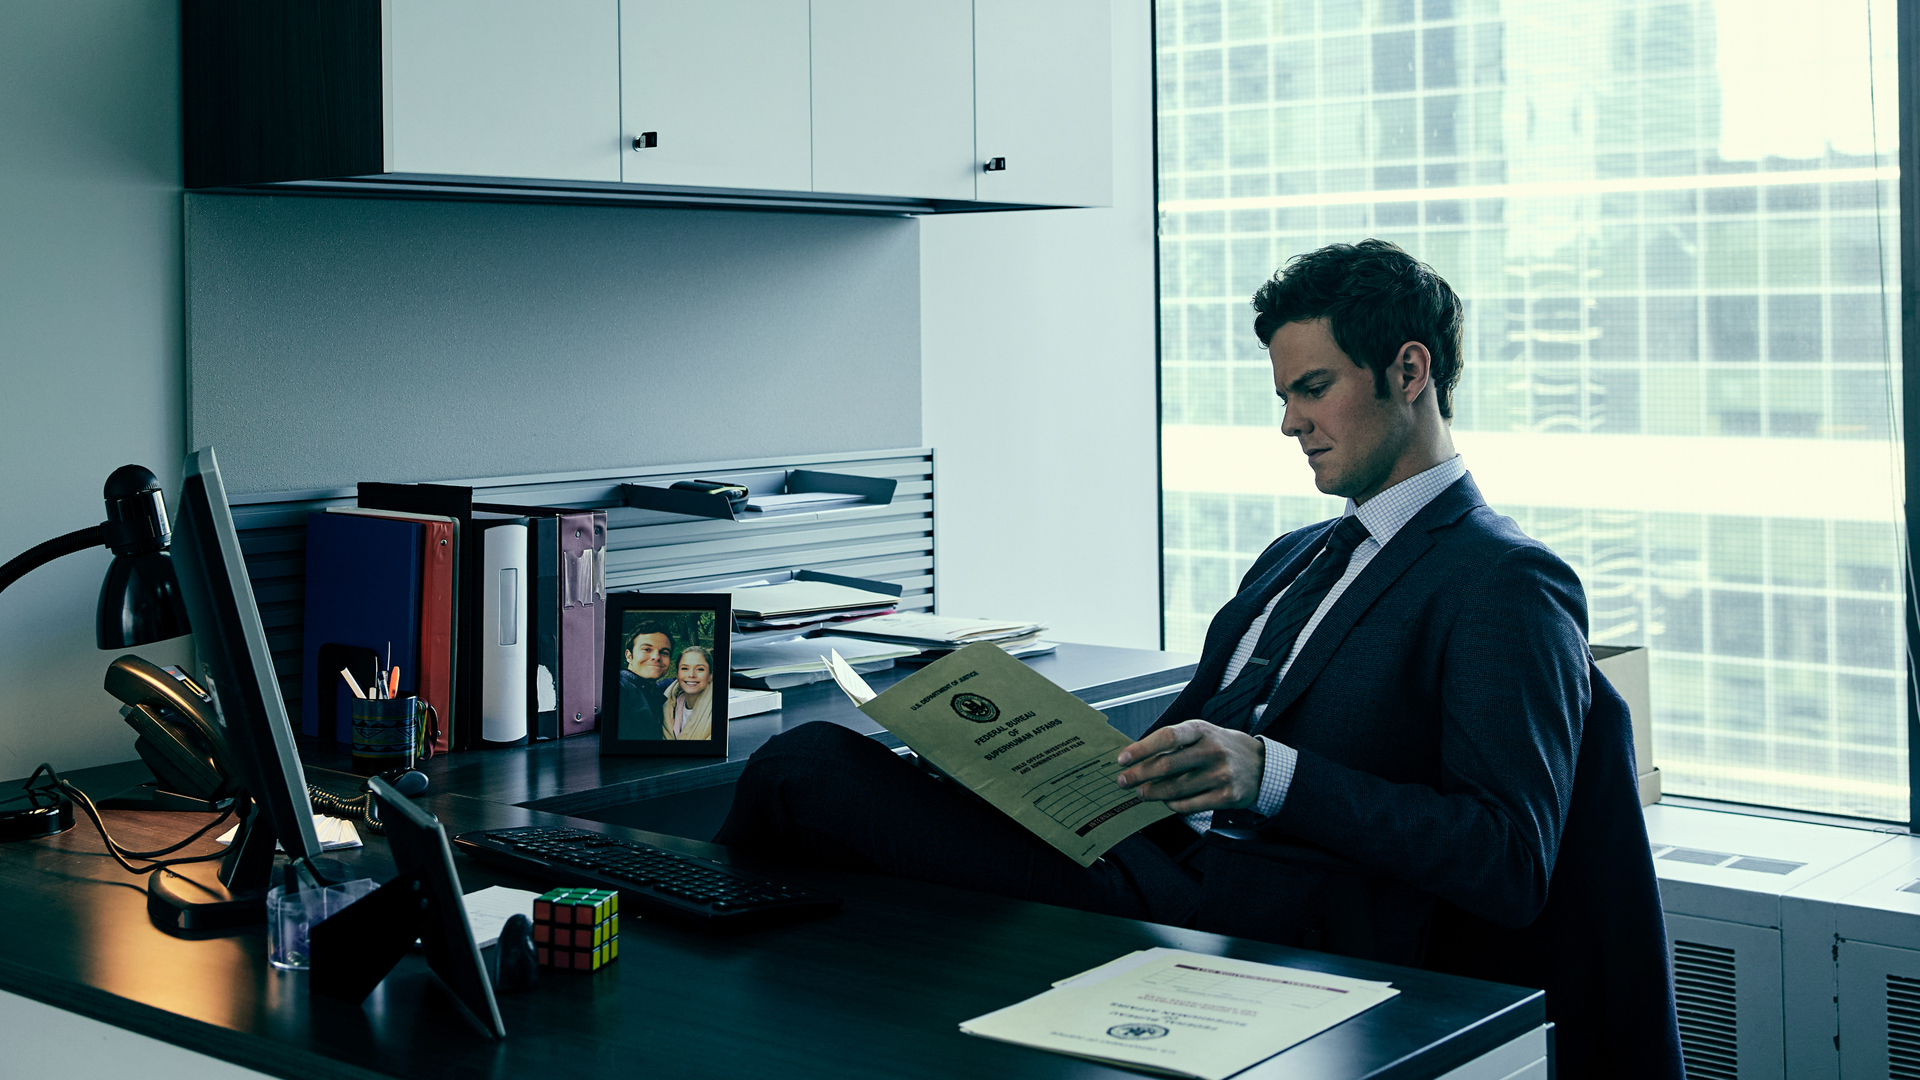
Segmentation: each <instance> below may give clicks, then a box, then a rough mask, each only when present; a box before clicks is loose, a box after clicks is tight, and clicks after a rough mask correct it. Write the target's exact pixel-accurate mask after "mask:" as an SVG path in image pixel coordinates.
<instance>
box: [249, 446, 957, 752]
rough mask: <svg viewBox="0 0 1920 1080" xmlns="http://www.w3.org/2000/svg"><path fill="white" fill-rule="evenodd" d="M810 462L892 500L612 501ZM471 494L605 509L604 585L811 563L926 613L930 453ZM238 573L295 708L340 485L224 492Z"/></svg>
mask: <svg viewBox="0 0 1920 1080" xmlns="http://www.w3.org/2000/svg"><path fill="white" fill-rule="evenodd" d="M799 468H808V469H820V470H824V471H827V472H845V473H853V474H856V475H859V476H874V477H884V478H887V479H891V480H894V481H896V482H897V484H898V486H897V487H896V488H895V490H894V494H893V501H892V502H891V503H890V504H888V505H885V506H877V505H861V506H850V507H842V508H837V509H829V510H822V511H818V512H815V513H804V514H791V515H786V514H783V515H776V516H772V517H768V518H764V519H761V518H759V517H758V515H755V519H754V520H747V521H714V520H708V519H704V518H691V517H686V516H683V515H680V514H667V513H660V512H657V511H651V510H635V509H632V508H630V507H626V506H623V505H621V502H620V498H619V486H620V485H621V484H626V483H657V482H662V481H672V480H681V479H687V478H690V477H699V478H700V479H703V480H729V479H734V478H737V477H744V476H746V475H748V474H752V473H764V472H766V471H768V470H772V469H799ZM444 482H445V483H458V484H465V485H470V486H471V487H473V489H474V498H475V500H476V501H482V502H494V503H516V504H520V505H537V506H568V507H578V508H581V509H595V510H597V509H605V510H606V511H607V532H608V536H607V588H608V589H609V590H610V591H614V592H621V591H633V590H645V591H650V592H674V591H691V590H698V589H711V588H720V587H724V586H728V585H737V584H742V583H745V582H750V581H757V580H759V579H761V578H765V577H769V576H773V575H779V574H786V573H791V572H792V571H795V570H806V569H810V570H822V571H826V572H828V573H834V574H845V575H847V576H849V577H863V578H873V579H876V580H880V581H890V582H893V583H895V584H898V585H900V586H901V587H902V588H903V589H904V590H905V592H904V593H903V594H902V596H901V598H900V607H901V610H905V611H930V610H932V609H933V585H934V572H933V451H931V450H925V449H918V450H893V451H875V452H866V453H855V454H830V455H819V456H812V457H803V458H783V459H761V460H756V461H733V462H717V463H714V462H709V463H705V464H691V465H675V466H671V467H661V468H649V469H646V470H644V471H606V472H595V473H567V474H562V475H554V476H518V477H504V478H494V479H485V480H470V481H467V480H449V481H444ZM231 501H232V504H233V517H234V525H235V527H236V528H237V529H238V531H239V533H240V547H241V551H242V552H244V553H245V555H246V560H247V575H248V577H249V578H250V579H251V580H252V582H253V592H254V598H255V600H256V602H257V603H258V604H259V605H260V617H261V621H262V622H264V623H265V624H266V631H267V643H268V645H269V646H270V647H271V648H272V650H273V663H274V670H275V672H276V674H278V675H279V678H280V689H281V692H282V694H283V695H284V696H285V697H286V699H287V709H288V714H289V715H290V716H296V717H297V716H298V713H299V709H300V675H301V671H300V662H301V656H300V645H301V624H302V620H303V618H304V615H305V591H306V532H307V514H308V513H309V512H310V511H313V510H318V509H322V508H325V507H328V506H352V505H354V492H353V489H352V488H335V489H331V490H318V491H295V492H273V493H267V494H260V495H241V496H234V497H232V500H231Z"/></svg>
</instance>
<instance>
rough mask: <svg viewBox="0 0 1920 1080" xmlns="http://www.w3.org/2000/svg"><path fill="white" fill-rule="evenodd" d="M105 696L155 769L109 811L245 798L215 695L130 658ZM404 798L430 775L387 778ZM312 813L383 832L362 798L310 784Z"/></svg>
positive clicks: (114, 668)
mask: <svg viewBox="0 0 1920 1080" xmlns="http://www.w3.org/2000/svg"><path fill="white" fill-rule="evenodd" d="M106 685H107V692H108V693H110V694H112V695H113V696H114V697H116V698H119V699H120V700H121V701H124V702H126V705H125V706H124V707H122V708H121V710H120V716H121V718H123V719H124V720H126V722H127V725H128V726H129V727H131V728H133V730H134V731H135V732H137V733H138V734H139V738H137V739H135V740H134V743H133V748H134V750H135V751H136V752H137V753H139V755H140V760H142V761H144V762H146V763H147V768H149V769H151V770H152V771H153V776H154V780H155V781H156V783H155V784H152V785H147V786H145V787H144V788H137V789H135V792H137V794H135V793H127V792H123V793H121V794H120V795H117V796H115V797H114V798H113V799H111V800H109V801H108V802H107V804H106V805H109V806H114V807H118V808H121V809H146V810H206V811H217V810H219V809H221V808H222V807H223V806H224V805H225V803H226V801H227V800H229V799H231V798H233V797H234V796H235V795H238V794H240V781H239V779H238V777H239V776H240V771H239V769H238V768H237V767H236V765H235V761H234V757H233V751H232V749H230V748H229V747H228V745H227V735H226V731H225V730H224V727H223V725H222V724H221V723H220V722H219V721H218V720H217V719H215V713H214V708H215V706H214V703H213V697H212V696H211V695H209V694H208V693H207V692H206V691H205V690H203V689H201V688H200V686H199V684H197V683H195V682H194V681H193V678H192V676H190V675H188V674H187V673H186V672H184V671H181V670H180V669H179V668H160V667H156V666H154V665H153V664H150V663H148V662H147V661H145V660H142V659H140V658H139V657H138V656H134V655H131V654H129V655H127V656H122V657H121V658H119V659H118V660H115V661H114V662H113V664H112V665H111V666H109V667H108V668H107V680H106ZM389 779H390V781H393V782H395V783H396V786H398V787H399V788H400V790H401V791H403V792H404V793H406V794H409V795H415V794H419V793H420V792H421V791H424V790H425V789H426V783H425V781H426V777H425V776H422V775H421V774H419V773H411V774H410V775H408V776H405V777H400V778H391V777H390V778H389ZM307 797H308V799H309V800H310V801H311V802H312V803H313V810H314V812H315V813H324V814H331V815H333V816H335V817H344V818H348V819H350V820H358V821H363V822H366V823H367V824H368V825H369V826H371V827H372V828H373V830H374V831H376V832H378V831H379V828H380V826H379V821H378V819H377V818H375V817H373V816H372V815H371V814H370V813H369V811H370V809H371V800H370V799H367V798H366V797H365V796H364V795H363V796H361V797H360V798H356V799H344V798H341V797H340V796H337V795H335V794H333V793H332V792H329V791H323V790H320V789H319V788H315V787H313V786H311V785H309V786H308V787H307Z"/></svg>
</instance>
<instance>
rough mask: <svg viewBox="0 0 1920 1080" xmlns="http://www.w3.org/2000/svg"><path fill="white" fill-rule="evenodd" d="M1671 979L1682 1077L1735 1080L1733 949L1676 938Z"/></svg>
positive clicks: (1737, 1050) (1736, 1033)
mask: <svg viewBox="0 0 1920 1080" xmlns="http://www.w3.org/2000/svg"><path fill="white" fill-rule="evenodd" d="M1673 982H1674V997H1675V1005H1676V1006H1677V1007H1678V1011H1679V1014H1680V1053H1681V1056H1682V1057H1683V1058H1685V1059H1686V1063H1687V1075H1688V1076H1689V1077H1691V1078H1692V1080H1739V1076H1740V1043H1739V1024H1738V1015H1737V1010H1736V1008H1735V1001H1736V999H1735V994H1734V985H1735V983H1734V962H1733V950H1732V949H1727V948H1722V947H1720V946H1718V945H1702V944H1700V943H1698V942H1693V941H1675V942H1674V943H1673Z"/></svg>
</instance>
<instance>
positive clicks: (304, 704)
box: [300, 511, 421, 742]
mask: <svg viewBox="0 0 1920 1080" xmlns="http://www.w3.org/2000/svg"><path fill="white" fill-rule="evenodd" d="M420 536H421V528H420V523H419V522H417V521H402V520H398V519H395V518H379V517H359V516H356V515H352V514H327V513H322V512H319V511H315V512H313V513H310V514H308V515H307V617H306V620H307V621H306V632H305V636H304V638H303V640H302V643H301V665H300V703H301V706H300V730H301V732H302V733H304V734H307V735H315V736H320V737H322V738H326V737H329V736H330V737H332V738H334V739H337V740H339V741H340V742H349V741H351V739H352V736H353V728H352V720H351V718H350V716H349V713H348V705H347V702H348V701H350V700H351V699H352V696H353V695H352V694H350V693H347V692H344V691H343V692H341V693H337V694H332V695H325V696H326V697H331V698H333V699H334V715H333V717H332V723H331V724H326V725H323V724H322V720H323V719H325V718H323V717H322V716H321V715H320V703H321V701H322V700H323V695H322V694H321V685H322V684H321V680H322V679H332V680H333V681H334V682H335V683H339V681H340V673H339V672H338V671H322V670H320V662H319V661H320V649H321V647H322V646H323V645H328V644H333V645H347V646H359V647H363V648H368V649H372V650H374V652H375V653H376V654H377V655H378V656H379V657H380V658H381V659H382V660H383V661H384V660H385V659H386V657H387V656H388V651H387V650H388V648H389V647H391V649H392V657H393V663H394V664H396V665H398V666H399V668H400V693H401V694H402V695H403V696H404V695H407V694H411V693H413V692H414V691H415V688H416V686H417V680H418V678H419V672H420V655H419V654H420V573H421V550H420V543H421V540H420Z"/></svg>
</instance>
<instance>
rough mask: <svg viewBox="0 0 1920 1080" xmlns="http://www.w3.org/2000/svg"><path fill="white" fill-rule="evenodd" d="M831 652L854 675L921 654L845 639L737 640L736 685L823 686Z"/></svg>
mask: <svg viewBox="0 0 1920 1080" xmlns="http://www.w3.org/2000/svg"><path fill="white" fill-rule="evenodd" d="M830 651H837V652H839V654H840V655H841V656H844V657H846V658H847V663H849V664H851V665H853V669H854V670H855V671H858V672H861V673H863V674H866V673H871V672H875V671H885V670H886V669H888V668H890V667H892V666H893V662H894V661H895V660H897V659H899V658H900V657H903V656H912V655H913V654H914V653H915V652H917V651H919V650H917V649H914V648H913V647H912V646H908V645H895V644H891V643H888V642H884V641H859V640H856V639H854V638H843V637H820V638H805V639H802V640H797V641H770V642H751V643H749V642H743V641H740V640H738V639H736V640H735V641H734V643H733V683H734V685H735V686H747V687H753V688H756V689H761V690H784V689H786V688H788V687H791V686H804V685H806V684H807V683H814V682H820V681H822V680H824V679H826V678H827V677H828V676H827V663H826V661H825V660H822V659H821V657H822V656H824V655H826V654H827V653H828V652H830Z"/></svg>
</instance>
